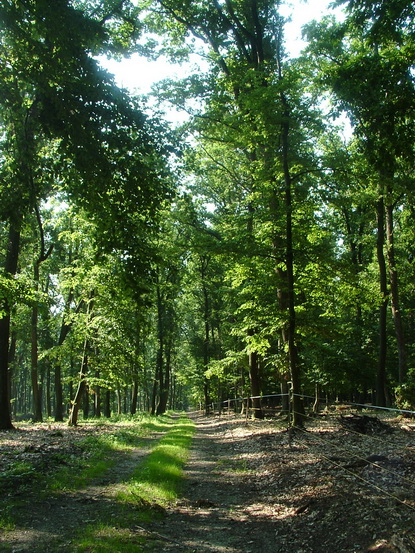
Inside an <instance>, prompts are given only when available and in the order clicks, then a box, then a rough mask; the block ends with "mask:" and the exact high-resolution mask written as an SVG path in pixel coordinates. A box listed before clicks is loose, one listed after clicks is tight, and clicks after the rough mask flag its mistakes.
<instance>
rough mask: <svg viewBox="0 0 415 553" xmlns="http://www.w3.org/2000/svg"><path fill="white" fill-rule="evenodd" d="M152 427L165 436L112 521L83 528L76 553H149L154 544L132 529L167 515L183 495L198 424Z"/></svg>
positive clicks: (124, 492) (176, 421)
mask: <svg viewBox="0 0 415 553" xmlns="http://www.w3.org/2000/svg"><path fill="white" fill-rule="evenodd" d="M148 427H149V428H151V429H152V430H154V429H155V428H157V430H159V431H160V428H161V427H163V428H164V429H165V428H168V430H167V432H166V433H165V435H164V436H163V437H162V438H161V439H160V440H159V442H158V443H157V445H156V446H155V447H154V448H153V449H152V450H151V452H150V454H149V455H148V456H147V457H146V458H145V460H144V461H143V462H142V463H140V464H139V465H138V466H137V468H136V469H135V471H134V472H133V474H132V475H131V478H130V480H129V481H128V482H126V483H125V484H124V485H123V486H122V489H121V490H120V491H119V492H118V494H117V501H118V504H119V505H118V507H119V508H118V509H113V510H112V511H113V512H112V514H111V519H110V520H103V519H102V518H101V520H100V522H98V523H97V524H96V525H92V526H88V527H87V528H86V529H82V531H81V532H80V534H79V540H78V541H77V546H76V548H75V549H74V550H73V553H106V552H107V551H108V552H111V553H130V552H131V553H132V552H134V553H146V552H149V551H151V550H152V549H151V544H149V543H148V538H147V539H146V538H145V537H143V536H142V535H138V534H137V532H134V531H133V530H132V529H131V528H134V525H136V524H137V523H140V522H143V521H148V520H152V519H154V518H158V517H160V516H162V515H163V512H164V508H165V507H166V506H167V505H168V504H169V503H170V502H172V501H174V499H176V498H177V497H178V495H179V493H180V487H181V483H182V479H183V466H184V464H185V462H186V460H187V457H188V451H189V447H190V444H191V440H192V435H193V431H194V425H193V423H192V422H191V421H189V420H188V419H187V418H186V417H184V416H181V417H179V418H174V417H170V416H164V417H162V418H160V420H155V421H149V424H148Z"/></svg>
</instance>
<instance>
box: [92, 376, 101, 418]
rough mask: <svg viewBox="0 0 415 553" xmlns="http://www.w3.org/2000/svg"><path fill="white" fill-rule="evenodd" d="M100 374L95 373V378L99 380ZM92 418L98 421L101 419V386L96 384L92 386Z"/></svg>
mask: <svg viewBox="0 0 415 553" xmlns="http://www.w3.org/2000/svg"><path fill="white" fill-rule="evenodd" d="M100 376H101V375H100V372H99V371H95V378H96V379H97V380H99V378H100ZM94 392H95V393H94V417H96V418H97V419H99V418H100V417H101V386H100V385H99V384H97V385H96V386H94Z"/></svg>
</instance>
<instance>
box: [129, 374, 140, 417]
mask: <svg viewBox="0 0 415 553" xmlns="http://www.w3.org/2000/svg"><path fill="white" fill-rule="evenodd" d="M138 387H139V384H138V377H134V381H133V389H132V394H131V409H130V413H131V414H132V415H135V414H136V413H137V402H138Z"/></svg>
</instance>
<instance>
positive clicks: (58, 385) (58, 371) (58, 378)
mask: <svg viewBox="0 0 415 553" xmlns="http://www.w3.org/2000/svg"><path fill="white" fill-rule="evenodd" d="M72 300H73V290H72V289H71V290H70V291H69V294H68V298H67V300H66V311H67V310H68V309H69V306H70V304H71V302H72ZM81 303H82V302H81ZM78 309H80V306H78ZM70 329H71V325H70V324H68V323H67V322H66V321H65V317H63V319H62V323H61V329H60V333H59V340H58V346H61V345H62V344H63V342H64V341H65V339H66V337H67V335H68V334H69V331H70ZM63 414H64V406H63V387H62V367H61V363H60V361H59V360H58V361H57V362H56V364H55V421H56V422H62V421H63Z"/></svg>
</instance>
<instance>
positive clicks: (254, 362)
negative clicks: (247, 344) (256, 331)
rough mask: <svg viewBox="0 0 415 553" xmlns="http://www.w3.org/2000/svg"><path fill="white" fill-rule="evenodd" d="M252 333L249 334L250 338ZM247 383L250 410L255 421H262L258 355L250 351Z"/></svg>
mask: <svg viewBox="0 0 415 553" xmlns="http://www.w3.org/2000/svg"><path fill="white" fill-rule="evenodd" d="M252 335H253V332H252V333H250V336H252ZM248 357H249V381H250V384H251V396H252V409H253V410H254V417H255V418H256V419H263V418H264V413H263V411H262V407H261V398H260V397H259V396H260V395H261V377H260V373H259V363H258V353H257V352H256V351H251V352H250V353H249V356H248Z"/></svg>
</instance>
